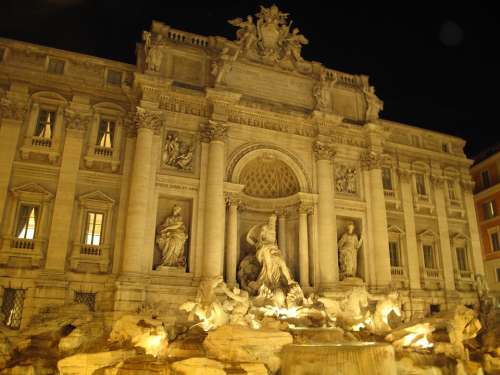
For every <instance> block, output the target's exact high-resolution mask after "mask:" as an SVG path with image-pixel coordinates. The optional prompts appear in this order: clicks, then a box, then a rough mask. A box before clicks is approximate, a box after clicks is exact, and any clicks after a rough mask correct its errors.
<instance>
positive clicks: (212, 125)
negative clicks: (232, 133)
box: [200, 120, 229, 142]
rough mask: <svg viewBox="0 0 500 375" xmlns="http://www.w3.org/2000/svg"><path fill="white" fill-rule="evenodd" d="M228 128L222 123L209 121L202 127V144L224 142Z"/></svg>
mask: <svg viewBox="0 0 500 375" xmlns="http://www.w3.org/2000/svg"><path fill="white" fill-rule="evenodd" d="M228 128H229V126H228V125H227V124H226V123H223V122H221V121H215V120H208V123H206V124H203V125H202V126H201V129H200V133H201V140H202V142H212V141H220V142H224V139H225V136H226V133H227V129H228Z"/></svg>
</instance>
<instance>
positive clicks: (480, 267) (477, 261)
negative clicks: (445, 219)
mask: <svg viewBox="0 0 500 375" xmlns="http://www.w3.org/2000/svg"><path fill="white" fill-rule="evenodd" d="M462 188H463V190H464V194H463V197H464V206H465V214H466V215H467V216H466V217H467V224H468V226H469V235H470V246H471V249H470V256H471V258H472V265H473V267H474V272H475V274H476V275H483V276H484V263H483V254H482V253H481V241H480V239H479V238H480V237H479V228H478V225H477V216H476V208H475V205H474V196H473V189H474V181H472V180H462Z"/></svg>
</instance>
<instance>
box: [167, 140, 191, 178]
mask: <svg viewBox="0 0 500 375" xmlns="http://www.w3.org/2000/svg"><path fill="white" fill-rule="evenodd" d="M193 155H194V141H193V138H192V137H189V136H188V135H179V134H178V133H177V132H172V131H170V132H168V133H167V136H166V140H165V145H164V146H163V154H162V163H163V165H164V166H166V167H170V168H175V169H178V170H182V171H191V170H193Z"/></svg>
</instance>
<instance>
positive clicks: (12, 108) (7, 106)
mask: <svg viewBox="0 0 500 375" xmlns="http://www.w3.org/2000/svg"><path fill="white" fill-rule="evenodd" d="M27 110H28V107H27V105H26V103H19V102H16V101H13V100H11V99H7V98H1V99H0V118H6V119H10V120H17V121H24V118H25V117H26V113H27Z"/></svg>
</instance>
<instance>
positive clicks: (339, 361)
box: [281, 342, 396, 375]
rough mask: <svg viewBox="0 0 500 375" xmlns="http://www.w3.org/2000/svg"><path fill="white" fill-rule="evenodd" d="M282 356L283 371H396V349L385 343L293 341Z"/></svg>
mask: <svg viewBox="0 0 500 375" xmlns="http://www.w3.org/2000/svg"><path fill="white" fill-rule="evenodd" d="M281 357H282V359H281V374H282V375H310V374H315V375H329V374H338V375H378V374H379V375H396V362H395V360H394V349H393V347H392V346H391V345H390V344H385V343H377V342H340V343H308V344H290V345H286V346H284V347H283V349H282V352H281Z"/></svg>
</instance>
